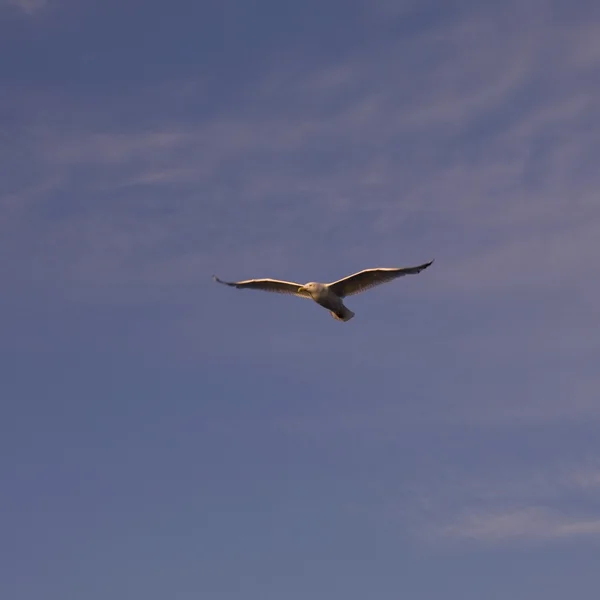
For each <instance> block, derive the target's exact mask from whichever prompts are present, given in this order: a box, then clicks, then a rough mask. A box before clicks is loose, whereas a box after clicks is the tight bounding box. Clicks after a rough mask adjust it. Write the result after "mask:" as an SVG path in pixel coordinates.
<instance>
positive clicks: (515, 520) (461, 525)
mask: <svg viewBox="0 0 600 600" xmlns="http://www.w3.org/2000/svg"><path fill="white" fill-rule="evenodd" d="M435 533H436V534H437V535H438V536H440V537H442V538H444V537H447V538H452V539H454V540H457V539H459V540H471V541H475V542H483V543H501V542H514V541H528V542H530V541H552V540H570V539H573V538H581V537H597V536H600V516H597V517H585V516H581V515H575V516H573V515H565V514H561V513H560V512H556V511H553V510H550V509H548V508H545V507H539V506H531V507H526V508H522V509H519V510H515V511H509V512H488V513H472V514H466V515H463V516H461V517H460V518H458V519H457V520H456V521H455V522H453V523H451V524H448V525H445V526H443V527H441V528H439V529H437V530H436V532H435Z"/></svg>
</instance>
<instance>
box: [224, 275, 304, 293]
mask: <svg viewBox="0 0 600 600" xmlns="http://www.w3.org/2000/svg"><path fill="white" fill-rule="evenodd" d="M213 279H214V280H215V281H218V282H219V283H222V284H223V285H229V286H231V287H235V288H238V289H249V290H263V291H265V292H275V293H277V294H293V295H294V296H300V297H301V298H310V297H311V296H310V294H309V293H308V292H304V291H301V292H299V291H298V288H300V287H301V284H300V283H294V282H293V281H280V280H279V279H246V280H244V281H223V280H222V279H219V278H218V277H217V276H216V275H213Z"/></svg>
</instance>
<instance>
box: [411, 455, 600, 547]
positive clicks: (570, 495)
mask: <svg viewBox="0 0 600 600" xmlns="http://www.w3.org/2000/svg"><path fill="white" fill-rule="evenodd" d="M598 465H599V462H598V460H597V459H590V460H589V461H587V462H583V463H581V464H566V463H563V464H559V465H557V466H554V467H552V468H545V469H544V468H542V469H537V470H532V471H527V472H523V471H522V472H521V476H519V475H518V474H517V473H518V471H516V472H513V473H512V474H511V475H507V476H505V477H501V476H496V477H491V478H490V477H487V478H476V479H472V478H468V477H464V476H463V477H460V476H459V478H452V480H451V479H448V480H446V481H438V482H437V483H436V484H435V485H434V487H433V488H431V489H429V490H428V491H425V489H424V488H423V487H422V486H419V485H417V486H415V487H413V489H412V499H413V500H412V509H409V510H408V511H407V512H406V514H405V517H406V521H407V523H410V527H411V529H412V532H413V534H414V535H415V537H416V538H417V539H418V540H420V541H421V542H423V543H426V544H433V545H440V544H442V545H443V544H448V543H452V544H455V543H460V542H464V541H470V542H473V543H482V544H488V545H495V544H504V543H519V542H537V541H561V540H569V539H576V538H581V537H595V536H598V535H600V514H599V513H598V512H597V510H596V509H595V503H594V501H593V499H594V498H595V496H596V494H597V492H598V489H600V467H599V466H598Z"/></svg>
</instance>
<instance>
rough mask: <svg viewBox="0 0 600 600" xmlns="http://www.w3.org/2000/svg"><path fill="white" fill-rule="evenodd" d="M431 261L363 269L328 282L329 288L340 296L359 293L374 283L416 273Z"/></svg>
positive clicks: (373, 285)
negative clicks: (416, 265) (407, 265)
mask: <svg viewBox="0 0 600 600" xmlns="http://www.w3.org/2000/svg"><path fill="white" fill-rule="evenodd" d="M432 262H433V261H432V260H431V261H429V262H427V263H424V264H422V265H419V266H418V267H400V268H398V269H383V268H380V269H365V270H364V271H359V272H358V273H354V275H349V276H348V277H344V279H340V280H339V281H334V282H333V283H330V284H329V289H330V290H331V291H332V292H333V293H334V294H337V295H338V296H339V297H340V298H344V297H345V296H352V295H353V294H359V293H360V292H364V291H365V290H368V289H370V288H372V287H375V286H376V285H381V284H382V283H386V282H388V281H392V279H396V278H397V277H402V276H403V275H416V274H417V273H420V272H421V271H422V270H423V269H426V268H427V267H428V266H429V265H430V264H431V263H432Z"/></svg>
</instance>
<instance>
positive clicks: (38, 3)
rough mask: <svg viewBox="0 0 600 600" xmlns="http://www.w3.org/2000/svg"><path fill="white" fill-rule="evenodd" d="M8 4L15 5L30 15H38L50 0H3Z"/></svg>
mask: <svg viewBox="0 0 600 600" xmlns="http://www.w3.org/2000/svg"><path fill="white" fill-rule="evenodd" d="M3 3H4V4H6V5H8V6H13V7H15V8H17V9H19V10H21V11H22V12H24V13H25V14H27V15H29V16H33V15H36V14H37V13H39V12H40V11H42V10H43V9H44V8H45V7H46V5H47V4H48V0H3Z"/></svg>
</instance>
